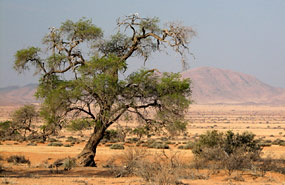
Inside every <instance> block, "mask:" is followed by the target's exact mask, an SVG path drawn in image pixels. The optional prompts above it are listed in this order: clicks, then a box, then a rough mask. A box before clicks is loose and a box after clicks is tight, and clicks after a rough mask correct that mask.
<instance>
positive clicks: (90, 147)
mask: <svg viewBox="0 0 285 185" xmlns="http://www.w3.org/2000/svg"><path fill="white" fill-rule="evenodd" d="M105 130H106V128H105V127H104V126H100V127H98V126H95V128H94V132H93V133H92V135H91V137H90V138H89V140H88V142H87V144H86V145H85V147H84V149H83V150H82V152H81V153H80V154H79V155H78V156H77V160H76V162H77V165H78V166H83V167H96V163H95V161H94V158H95V155H96V148H97V146H98V144H99V143H100V141H101V140H102V139H103V137H104V133H105Z"/></svg>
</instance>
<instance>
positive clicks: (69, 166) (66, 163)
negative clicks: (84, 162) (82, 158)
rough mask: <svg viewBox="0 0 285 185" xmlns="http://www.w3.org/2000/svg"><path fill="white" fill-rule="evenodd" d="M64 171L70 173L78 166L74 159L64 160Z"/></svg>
mask: <svg viewBox="0 0 285 185" xmlns="http://www.w3.org/2000/svg"><path fill="white" fill-rule="evenodd" d="M62 166H63V168H64V170H66V171H69V170H71V169H72V168H74V167H75V166H76V162H75V159H74V158H70V157H67V158H65V159H64V160H63V164H62Z"/></svg>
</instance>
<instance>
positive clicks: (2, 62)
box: [0, 0, 285, 88]
mask: <svg viewBox="0 0 285 185" xmlns="http://www.w3.org/2000/svg"><path fill="white" fill-rule="evenodd" d="M135 12H138V13H139V14H140V15H141V16H146V17H153V16H157V17H159V18H160V19H161V22H162V23H163V22H167V21H182V22H183V23H184V24H185V25H189V26H192V27H194V28H195V30H196V31H197V32H198V37H197V38H195V39H194V40H193V42H192V44H191V45H190V46H191V51H192V52H193V53H194V54H195V56H196V60H195V61H193V60H192V59H191V58H190V60H189V64H190V66H191V68H194V67H199V66H213V67H218V68H224V69H230V70H233V71H238V72H243V73H247V74H250V75H253V76H256V77H257V78H258V79H260V80H262V81H264V82H266V83H268V84H271V85H273V86H277V87H283V88H285V0H176V1H173V0H120V1H119V0H101V1H99V0H0V87H6V86H9V85H25V84H28V83H36V82H37V79H38V78H37V77H32V75H31V74H29V73H28V72H27V73H25V74H24V75H18V74H17V73H16V72H15V71H13V69H12V66H13V55H14V54H15V52H16V51H17V50H18V49H22V48H24V47H28V46H32V45H35V46H39V47H41V46H42V45H41V39H42V37H43V36H44V35H45V34H46V33H47V32H48V28H49V27H50V26H55V27H57V26H59V25H60V23H61V22H63V21H65V20H66V19H71V20H74V21H77V20H78V19H79V18H81V17H83V16H85V17H87V18H91V19H92V20H93V22H94V24H96V25H97V26H99V27H101V28H102V29H103V30H104V34H105V36H108V35H110V34H112V33H115V31H116V30H115V28H116V19H117V18H118V17H122V16H124V15H129V14H131V13H135ZM175 61H176V62H175ZM131 62H132V63H135V66H141V65H142V63H143V62H142V61H137V60H136V59H135V60H132V61H131ZM149 64H154V65H152V66H150V67H156V68H159V69H160V70H161V71H173V72H178V71H180V70H181V65H180V63H179V58H178V57H177V56H174V55H171V56H166V55H163V54H156V55H155V56H153V57H152V58H151V59H150V61H149ZM132 68H133V66H132ZM31 73H32V72H31Z"/></svg>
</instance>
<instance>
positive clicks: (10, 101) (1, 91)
mask: <svg viewBox="0 0 285 185" xmlns="http://www.w3.org/2000/svg"><path fill="white" fill-rule="evenodd" d="M37 86H38V85H37V84H29V85H26V86H23V87H20V86H9V87H5V88H0V105H24V104H30V103H37V102H38V101H37V100H36V98H35V96H34V94H35V92H36V88H37Z"/></svg>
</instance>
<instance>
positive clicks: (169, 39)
mask: <svg viewBox="0 0 285 185" xmlns="http://www.w3.org/2000/svg"><path fill="white" fill-rule="evenodd" d="M117 25H118V28H119V31H118V32H117V33H116V34H114V35H113V36H111V37H110V38H107V39H105V38H103V33H102V31H101V29H100V28H98V27H96V26H95V25H94V24H93V23H92V22H91V20H88V19H85V18H82V19H80V20H79V21H77V22H73V21H71V20H67V21H65V22H63V23H62V25H61V26H60V27H59V28H54V27H52V28H50V33H48V34H47V35H46V36H45V37H44V39H43V44H45V45H46V46H47V49H46V52H45V53H42V51H43V49H40V48H37V47H29V48H26V49H22V50H19V51H18V52H17V53H16V54H15V63H14V68H15V69H16V70H17V71H19V72H22V71H23V70H26V69H29V68H30V66H34V67H35V68H36V70H35V73H37V74H38V73H40V74H41V79H40V81H39V82H40V84H39V87H38V90H37V93H36V96H37V97H38V98H40V99H43V105H42V107H41V115H42V116H43V117H44V118H45V120H46V121H47V124H46V127H53V128H54V127H59V128H62V127H63V126H65V125H66V124H68V119H67V118H68V116H69V118H70V116H71V118H76V122H77V123H80V121H79V119H82V120H85V121H88V122H93V123H94V124H93V125H94V135H93V136H94V138H97V139H94V138H93V139H92V137H93V136H91V138H90V140H89V141H88V143H89V144H87V145H86V147H87V146H89V150H93V152H94V150H95V149H94V148H96V146H95V145H97V144H95V143H98V142H95V143H94V142H92V141H94V140H98V141H100V140H101V139H102V138H103V135H104V133H105V130H106V129H107V128H108V127H109V126H110V125H112V124H113V123H115V122H117V121H118V120H119V119H120V118H123V117H124V115H126V114H131V115H133V116H136V117H137V119H138V120H140V121H141V122H142V123H144V124H145V125H146V127H147V129H149V130H151V131H157V130H161V129H162V128H166V129H168V130H171V131H172V130H174V129H177V130H183V129H185V126H186V122H185V120H184V118H183V115H184V113H185V111H186V110H187V108H188V106H189V104H190V100H189V97H190V95H191V90H190V81H189V80H188V79H184V80H182V79H181V77H180V75H179V74H174V73H163V74H161V73H160V72H158V71H157V70H156V69H150V70H147V69H141V70H139V71H136V72H134V73H132V74H131V75H129V76H127V77H125V78H119V72H122V73H124V72H125V71H126V69H127V67H128V66H127V61H128V59H129V57H133V56H139V57H143V59H144V60H145V61H146V60H147V59H148V58H149V56H150V55H151V54H152V53H153V52H155V51H160V50H161V46H164V48H165V47H167V46H169V47H170V48H173V49H174V51H176V52H178V53H179V54H180V55H181V56H182V63H183V64H185V57H186V54H187V51H188V46H187V45H188V44H189V42H190V39H191V38H192V37H193V36H195V34H196V33H195V32H194V31H193V30H192V29H191V28H190V27H185V26H182V25H180V24H177V23H169V24H167V27H166V28H165V29H161V28H160V26H159V19H158V18H156V17H155V18H141V17H139V16H138V15H137V14H133V15H130V16H126V17H125V18H123V19H118V21H117ZM86 46H90V47H86ZM81 123H82V122H81ZM86 123H87V122H86ZM72 124H73V125H74V124H75V121H72V122H71V125H72ZM77 126H78V125H77ZM81 126H82V124H81ZM96 133H101V134H99V135H100V137H99V136H98V137H97V136H96V137H95V135H96ZM90 143H93V144H90ZM91 145H92V146H93V149H90V146H91ZM91 148H92V147H91ZM85 149H86V148H85Z"/></svg>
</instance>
